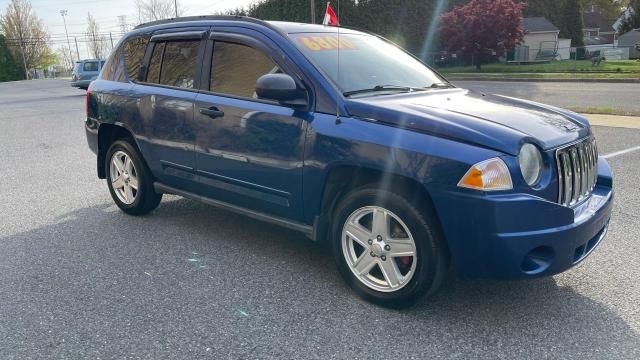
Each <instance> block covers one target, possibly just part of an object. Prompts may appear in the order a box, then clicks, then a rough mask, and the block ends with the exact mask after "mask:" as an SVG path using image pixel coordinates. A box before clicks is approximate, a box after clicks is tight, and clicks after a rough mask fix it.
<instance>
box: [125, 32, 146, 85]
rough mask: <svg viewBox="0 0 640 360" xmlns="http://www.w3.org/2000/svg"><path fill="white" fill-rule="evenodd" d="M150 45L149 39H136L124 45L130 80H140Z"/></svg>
mask: <svg viewBox="0 0 640 360" xmlns="http://www.w3.org/2000/svg"><path fill="white" fill-rule="evenodd" d="M148 43H149V39H148V38H145V37H134V38H131V39H129V40H127V42H125V43H124V48H123V50H124V51H123V52H124V60H125V64H126V68H127V75H128V76H129V79H132V80H135V79H137V78H138V74H139V72H140V66H141V65H142V62H143V60H144V53H145V51H146V50H147V44H148Z"/></svg>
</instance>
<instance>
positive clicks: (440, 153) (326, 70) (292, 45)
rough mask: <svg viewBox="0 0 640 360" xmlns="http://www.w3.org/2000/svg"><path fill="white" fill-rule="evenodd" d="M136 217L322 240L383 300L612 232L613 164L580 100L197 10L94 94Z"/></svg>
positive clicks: (155, 26) (574, 252)
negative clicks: (495, 88)
mask: <svg viewBox="0 0 640 360" xmlns="http://www.w3.org/2000/svg"><path fill="white" fill-rule="evenodd" d="M86 134H87V139H88V142H89V147H90V148H91V150H92V151H93V152H95V153H96V154H97V173H98V176H99V177H100V178H102V179H106V180H107V184H108V187H109V191H110V193H111V196H112V197H113V200H114V201H115V203H116V204H117V205H118V206H119V207H120V208H121V209H122V210H123V211H124V212H126V213H128V214H132V215H139V214H145V213H148V212H150V211H151V210H153V209H154V208H156V207H157V206H158V204H159V203H160V200H161V198H162V194H176V195H180V196H183V197H187V198H191V199H196V200H199V201H202V202H205V203H208V204H211V205H214V206H217V207H221V208H223V209H227V210H230V211H234V212H238V213H241V214H245V215H247V216H250V217H252V218H255V219H258V220H261V221H266V222H270V223H274V224H278V225H281V226H285V227H288V228H290V229H294V230H297V231H300V232H302V233H304V234H306V235H307V236H308V237H309V238H311V239H313V240H317V241H325V240H326V241H328V242H329V243H330V244H331V246H332V248H333V250H334V255H335V260H336V264H337V267H338V269H339V271H340V273H341V274H342V276H343V277H344V278H345V280H346V281H347V282H348V283H349V285H350V286H351V287H352V288H353V289H354V290H355V291H356V292H357V293H358V294H360V295H361V296H363V297H365V298H366V299H369V300H371V301H374V302H376V303H379V304H383V305H387V306H402V305H406V304H410V303H411V302H413V301H415V300H416V299H417V298H418V297H420V296H423V295H426V294H433V293H434V292H435V291H436V290H437V289H438V287H439V286H440V285H441V284H442V282H443V280H444V279H445V277H446V275H447V274H448V273H449V269H451V268H453V269H454V270H455V272H456V273H457V274H458V275H459V276H462V277H465V278H474V277H482V278H506V279H513V278H534V277H539V276H548V275H552V274H556V273H558V272H561V271H564V270H566V269H568V268H570V267H572V266H573V265H575V264H577V263H579V262H580V261H582V260H583V259H584V258H585V257H586V256H587V255H589V254H590V253H591V252H592V250H593V249H594V248H595V247H596V245H598V243H599V242H600V240H601V239H602V238H603V237H604V235H605V233H606V231H607V227H608V224H609V219H610V216H611V208H612V204H613V191H612V176H611V170H610V168H609V165H608V164H607V162H606V161H605V160H604V159H602V158H598V151H597V145H596V140H595V137H594V135H593V133H592V131H591V127H590V126H589V123H588V122H587V120H586V119H585V118H584V117H582V116H580V115H578V114H575V113H572V112H569V111H565V110H561V109H558V108H554V107H551V106H546V105H542V104H537V103H533V102H529V101H523V100H518V99H514V98H511V97H505V96H496V95H488V94H483V93H477V92H473V91H468V90H465V89H460V88H457V87H455V86H452V85H451V84H450V83H449V82H447V81H446V80H445V79H444V78H443V77H442V76H440V75H439V74H437V73H436V72H434V71H433V70H431V69H430V68H428V67H427V66H425V65H424V64H423V63H421V62H420V61H419V60H417V59H416V58H414V57H413V56H411V55H410V54H408V53H407V52H405V51H403V50H401V49H400V48H398V47H397V46H395V45H394V44H392V43H390V42H389V41H386V40H385V39H383V38H381V37H379V36H376V35H374V34H369V33H364V32H360V31H355V30H352V29H348V28H336V27H326V26H320V25H309V24H297V23H285V22H264V21H260V20H256V19H251V18H246V17H231V16H214V17H191V18H178V19H172V20H166V21H159V22H154V23H149V24H144V25H141V26H138V27H137V28H136V29H134V30H133V31H132V32H131V33H129V34H127V35H126V36H125V37H124V38H123V39H122V40H121V41H120V43H119V45H118V47H117V49H116V50H115V51H114V52H113V53H112V55H111V56H110V58H109V60H108V62H107V63H106V64H105V66H104V69H103V70H102V72H101V74H100V76H99V78H98V79H97V80H96V81H94V82H92V83H91V86H90V88H89V90H88V91H87V119H86Z"/></svg>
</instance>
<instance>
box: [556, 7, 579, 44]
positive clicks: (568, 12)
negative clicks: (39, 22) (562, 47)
mask: <svg viewBox="0 0 640 360" xmlns="http://www.w3.org/2000/svg"><path fill="white" fill-rule="evenodd" d="M561 19H562V23H561V24H560V37H562V38H566V39H571V46H575V47H583V46H584V33H583V31H582V29H583V28H584V22H583V21H582V3H581V2H580V0H565V2H564V6H563V7H562V17H561Z"/></svg>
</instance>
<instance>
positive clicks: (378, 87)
mask: <svg viewBox="0 0 640 360" xmlns="http://www.w3.org/2000/svg"><path fill="white" fill-rule="evenodd" d="M424 90H426V89H424V88H415V87H410V86H400V85H376V86H374V87H372V88H370V89H360V90H352V91H346V92H344V93H342V95H344V96H347V97H349V96H351V95H357V94H366V93H372V92H378V91H399V92H413V91H424Z"/></svg>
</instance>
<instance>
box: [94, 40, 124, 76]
mask: <svg viewBox="0 0 640 360" xmlns="http://www.w3.org/2000/svg"><path fill="white" fill-rule="evenodd" d="M100 78H101V79H103V80H111V81H118V82H127V77H126V74H125V68H124V58H123V56H122V49H121V48H120V49H117V50H116V51H114V52H113V53H112V54H111V57H109V60H107V63H106V64H105V65H104V68H103V69H102V75H101V77H100Z"/></svg>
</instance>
